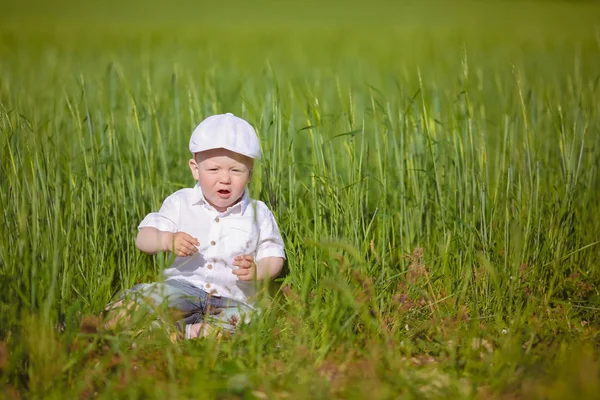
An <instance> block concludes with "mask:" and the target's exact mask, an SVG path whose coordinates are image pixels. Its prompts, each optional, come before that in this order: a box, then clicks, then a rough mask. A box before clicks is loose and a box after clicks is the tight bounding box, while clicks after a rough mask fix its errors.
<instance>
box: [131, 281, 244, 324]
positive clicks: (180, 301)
mask: <svg viewBox="0 0 600 400" xmlns="http://www.w3.org/2000/svg"><path fill="white" fill-rule="evenodd" d="M128 296H129V297H131V298H133V299H134V300H135V301H136V302H137V303H139V304H148V302H149V301H150V302H151V303H152V304H153V305H154V306H160V305H166V306H167V308H168V309H171V310H176V311H178V312H180V314H181V316H182V319H180V320H178V321H177V322H176V326H177V328H178V329H180V330H181V331H184V332H186V336H187V333H188V332H189V327H190V326H191V325H193V324H197V323H200V322H204V321H206V322H208V323H209V324H211V325H213V326H216V327H220V328H222V329H225V330H227V331H229V332H231V333H233V332H235V328H236V326H237V325H238V324H240V323H248V322H249V320H250V317H251V314H252V313H253V312H255V309H254V308H253V307H251V306H249V305H247V304H245V303H242V302H240V301H237V300H233V299H230V298H227V297H216V296H212V295H210V294H209V293H207V292H205V291H204V290H203V289H200V288H199V287H197V286H195V285H193V284H191V283H189V282H186V281H182V280H177V279H169V280H166V281H165V282H153V283H140V284H137V285H135V286H134V287H133V288H131V289H130V290H128V291H126V292H125V293H124V294H123V296H122V297H128Z"/></svg>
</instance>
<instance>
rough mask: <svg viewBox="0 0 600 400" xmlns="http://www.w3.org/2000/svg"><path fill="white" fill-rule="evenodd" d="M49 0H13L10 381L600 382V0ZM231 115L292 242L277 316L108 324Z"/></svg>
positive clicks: (48, 388) (137, 384)
mask: <svg viewBox="0 0 600 400" xmlns="http://www.w3.org/2000/svg"><path fill="white" fill-rule="evenodd" d="M53 4H54V5H53V7H49V6H48V5H45V3H44V4H37V3H35V2H34V3H31V2H30V3H29V4H27V3H16V2H15V3H14V4H13V3H10V4H6V5H3V7H4V9H5V10H7V11H6V12H5V13H3V15H2V16H1V17H0V210H1V214H2V221H1V223H0V277H1V281H0V283H1V285H2V291H1V292H0V299H1V302H0V385H1V386H2V390H0V392H2V393H3V395H4V397H6V398H18V397H23V398H61V399H62V398H78V397H79V398H93V397H99V398H111V399H112V398H139V397H144V398H192V397H194V398H224V399H225V398H227V399H229V398H231V399H233V398H244V399H252V398H256V399H262V398H277V399H285V398H290V399H302V398H307V399H315V398H317V399H318V398H407V399H410V398H461V399H462V398H477V399H479V398H480V399H487V398H499V399H500V398H554V399H565V398H577V399H579V398H593V397H594V396H595V395H596V394H597V393H598V391H599V390H600V357H599V356H600V354H599V351H598V340H600V319H599V311H600V296H599V294H600V293H599V292H598V287H599V283H600V271H599V269H598V264H599V262H600V257H599V256H598V254H600V218H599V215H600V196H599V191H600V176H599V171H598V169H599V166H600V150H599V149H600V103H599V102H598V99H599V98H600V88H599V85H600V68H599V67H598V66H599V65H600V25H598V23H597V21H596V19H595V17H594V16H595V15H600V6H598V5H596V4H594V3H588V2H542V1H539V2H454V3H452V4H451V5H449V4H446V3H442V2H428V3H422V2H406V3H399V4H396V3H393V4H387V3H384V2H375V3H372V4H370V5H367V4H363V3H359V2H349V3H339V2H328V3H325V4H322V3H318V2H290V3H286V4H283V3H281V2H279V3H267V2H264V1H263V2H259V3H246V2H244V3H240V2H238V3H231V2H229V3H225V4H224V5H221V6H217V5H214V4H206V5H204V6H203V7H200V8H199V7H197V6H194V3H192V2H179V3H174V4H176V6H170V7H166V6H164V5H161V4H160V3H158V2H149V3H145V5H144V6H142V5H140V4H137V3H135V2H119V3H115V4H112V5H111V4H108V5H107V4H104V3H103V4H104V5H103V6H99V5H98V6H95V5H94V6H86V7H84V6H82V5H80V4H78V3H74V2H69V1H63V2H59V3H53ZM220 112H233V113H235V114H236V115H239V116H242V117H244V118H246V119H247V120H248V121H250V122H251V123H253V124H254V125H255V126H256V128H257V131H258V133H259V135H260V137H261V141H262V146H263V152H264V158H263V159H262V160H261V162H260V163H259V165H258V166H257V171H256V173H255V175H254V179H253V182H252V184H251V194H252V195H253V196H254V197H256V198H259V199H261V200H263V201H265V202H266V203H267V204H268V205H269V206H270V207H271V209H272V210H273V212H274V213H275V216H276V218H277V221H278V223H279V226H280V229H281V231H282V234H283V236H284V240H285V243H286V251H287V256H288V261H289V262H288V265H287V268H286V275H285V276H284V277H283V278H282V279H281V280H280V282H278V285H276V286H275V287H274V288H273V290H272V292H273V296H272V297H271V298H265V299H264V301H265V308H264V310H265V311H264V314H263V318H261V319H260V320H258V321H256V322H255V323H253V324H252V325H250V326H247V327H244V328H242V329H241V330H240V331H239V334H237V335H235V337H233V338H232V339H230V340H225V341H216V340H212V339H206V340H193V341H187V342H180V343H176V344H172V343H171V342H170V341H169V340H168V338H167V336H166V334H165V333H163V332H161V331H151V330H148V331H144V332H142V333H141V334H139V335H137V336H133V335H132V334H131V332H121V333H106V332H100V331H98V330H97V329H96V324H97V321H96V320H95V319H94V317H93V316H97V315H99V313H100V312H101V310H102V309H103V308H104V306H105V305H106V304H107V303H108V302H109V301H110V299H111V298H112V297H113V296H114V295H115V294H116V293H117V292H118V291H119V290H122V289H125V288H129V287H131V286H132V285H133V284H135V283H137V282H148V281H152V280H155V279H157V278H158V277H159V276H160V271H161V270H162V269H163V268H165V267H166V266H167V265H168V264H169V262H170V260H169V256H168V255H165V254H162V255H158V256H154V257H150V256H146V255H143V254H141V253H140V252H139V251H137V250H136V249H135V245H134V240H135V235H136V232H137V225H138V224H139V222H140V221H141V219H142V218H143V217H144V216H145V215H146V214H147V213H148V212H150V211H152V210H156V209H157V208H158V207H159V206H160V204H161V201H162V200H163V199H164V198H165V197H166V196H167V195H168V194H170V193H171V192H173V191H175V190H176V189H179V188H182V187H188V186H191V185H193V180H192V178H191V176H190V173H189V171H188V168H187V160H188V158H189V154H188V152H187V141H188V140H189V135H190V133H191V131H192V129H193V127H194V126H195V125H196V124H197V123H198V122H199V121H201V120H202V119H203V118H205V117H206V116H208V115H210V114H213V113H220Z"/></svg>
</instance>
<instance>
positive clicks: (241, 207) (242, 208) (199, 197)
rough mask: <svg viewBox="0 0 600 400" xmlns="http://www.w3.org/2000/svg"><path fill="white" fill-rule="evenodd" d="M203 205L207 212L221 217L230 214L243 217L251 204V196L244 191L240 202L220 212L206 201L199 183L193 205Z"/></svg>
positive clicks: (195, 189) (193, 196)
mask: <svg viewBox="0 0 600 400" xmlns="http://www.w3.org/2000/svg"><path fill="white" fill-rule="evenodd" d="M196 204H199V205H202V206H203V207H205V208H206V209H207V210H209V211H212V212H214V213H217V214H219V215H229V214H240V215H243V214H244V212H246V208H247V207H248V204H250V196H249V195H248V189H244V194H242V198H241V199H240V201H238V202H237V203H235V204H234V205H232V206H231V207H229V208H228V209H227V210H225V211H223V212H220V211H217V210H215V208H214V207H213V206H212V205H211V204H210V203H209V202H208V201H207V200H206V198H205V197H204V193H202V188H201V187H200V184H199V183H196V186H194V193H193V195H192V205H196Z"/></svg>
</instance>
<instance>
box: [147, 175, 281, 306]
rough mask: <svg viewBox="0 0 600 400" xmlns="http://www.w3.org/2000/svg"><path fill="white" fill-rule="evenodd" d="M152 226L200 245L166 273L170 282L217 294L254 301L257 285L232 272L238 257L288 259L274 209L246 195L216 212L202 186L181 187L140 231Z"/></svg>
mask: <svg viewBox="0 0 600 400" xmlns="http://www.w3.org/2000/svg"><path fill="white" fill-rule="evenodd" d="M145 227H153V228H156V229H158V230H160V231H165V232H172V233H176V232H186V233H188V234H189V235H191V236H193V237H195V238H196V239H198V241H199V242H200V245H199V246H198V250H199V251H198V253H196V254H195V255H193V256H191V257H176V258H175V261H174V262H173V264H172V265H171V267H170V268H167V269H166V270H164V275H165V278H166V279H179V280H186V281H188V282H190V283H192V284H194V285H195V286H197V287H199V288H202V289H204V290H205V291H206V292H208V293H212V294H213V295H215V296H222V297H229V298H232V299H235V300H238V301H242V302H244V303H247V304H248V303H252V301H253V297H254V295H255V294H256V284H255V283H254V282H252V281H242V280H240V279H239V278H238V277H237V276H236V275H234V274H233V273H232V270H233V269H237V268H238V267H236V266H234V265H233V258H234V257H235V256H238V255H244V254H250V255H253V256H254V260H255V261H256V262H258V261H259V260H261V259H262V258H265V257H282V258H285V253H284V246H283V240H282V239H281V234H280V233H279V229H278V228H277V223H276V222H275V218H274V217H273V214H272V213H271V210H269V208H268V207H267V206H266V205H265V203H263V202H262V201H258V200H254V199H251V198H250V197H249V196H248V191H247V190H246V191H244V194H243V196H242V199H241V201H239V202H238V203H236V204H235V205H233V206H231V207H229V208H228V209H227V210H226V211H225V212H219V211H217V210H215V209H214V207H212V206H211V205H210V204H209V203H208V202H207V201H206V199H205V198H204V195H203V194H202V189H201V188H200V186H199V185H196V186H195V187H194V188H189V189H181V190H178V191H177V192H175V193H173V194H172V195H170V196H169V197H167V198H166V199H165V201H164V202H163V204H162V206H161V208H160V210H159V211H158V212H155V213H150V214H148V215H147V216H146V217H145V218H144V220H143V221H142V222H141V223H140V225H139V226H138V229H141V228H145Z"/></svg>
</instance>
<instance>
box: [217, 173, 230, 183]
mask: <svg viewBox="0 0 600 400" xmlns="http://www.w3.org/2000/svg"><path fill="white" fill-rule="evenodd" d="M219 181H220V182H221V183H229V182H231V177H230V176H229V173H227V172H223V173H221V175H220V176H219Z"/></svg>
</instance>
